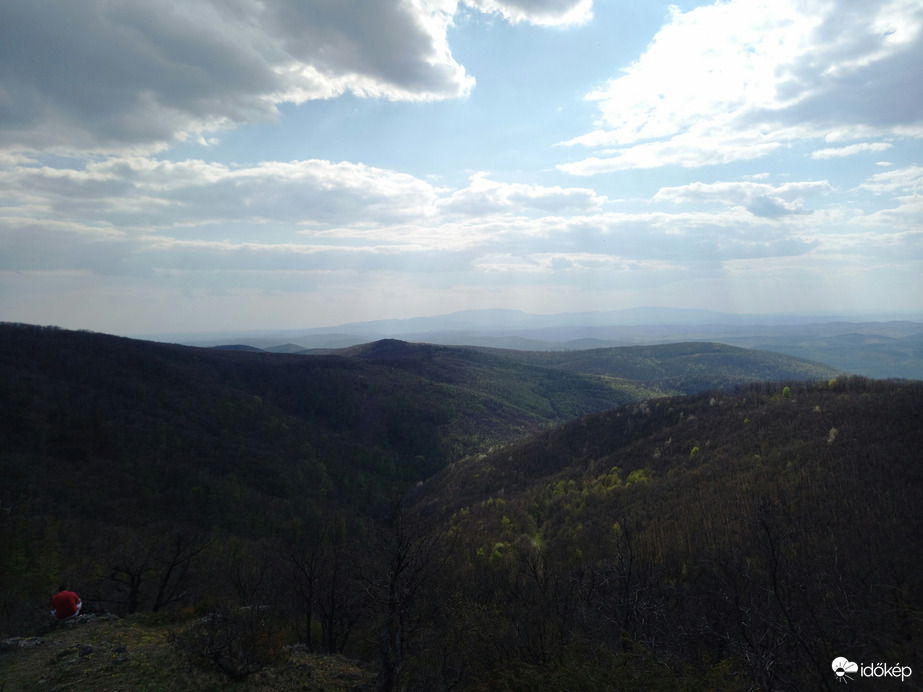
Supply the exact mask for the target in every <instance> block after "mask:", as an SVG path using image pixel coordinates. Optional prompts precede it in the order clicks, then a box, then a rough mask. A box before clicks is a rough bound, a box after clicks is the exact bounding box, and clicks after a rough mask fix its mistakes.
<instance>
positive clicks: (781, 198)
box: [654, 180, 833, 219]
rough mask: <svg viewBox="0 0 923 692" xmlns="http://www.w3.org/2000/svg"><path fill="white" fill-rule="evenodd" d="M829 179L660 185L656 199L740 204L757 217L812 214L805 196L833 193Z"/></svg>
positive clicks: (662, 200) (675, 201)
mask: <svg viewBox="0 0 923 692" xmlns="http://www.w3.org/2000/svg"><path fill="white" fill-rule="evenodd" d="M832 190H833V188H832V187H831V185H830V183H829V182H827V181H826V180H822V181H814V182H799V183H785V184H782V185H770V184H768V183H756V182H729V183H728V182H725V183H710V184H705V183H690V184H688V185H682V186H679V187H664V188H661V189H660V190H659V191H658V192H657V194H656V195H654V201H658V202H665V201H669V202H674V203H679V202H721V203H724V204H728V205H741V206H743V207H744V208H746V209H747V211H749V212H750V213H751V214H753V215H754V216H758V217H762V218H767V219H772V218H780V217H783V216H790V215H801V214H810V213H811V212H810V211H809V210H806V209H804V207H803V201H804V198H805V197H808V196H812V195H819V194H826V193H828V192H831V191H832Z"/></svg>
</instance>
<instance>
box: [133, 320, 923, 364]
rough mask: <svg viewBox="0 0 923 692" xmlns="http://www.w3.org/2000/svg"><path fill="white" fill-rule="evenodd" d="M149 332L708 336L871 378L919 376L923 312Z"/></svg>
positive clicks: (350, 336)
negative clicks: (816, 362)
mask: <svg viewBox="0 0 923 692" xmlns="http://www.w3.org/2000/svg"><path fill="white" fill-rule="evenodd" d="M149 338H155V339H156V340H163V341H175V342H177V343H184V344H188V345H194V346H229V345H231V346H234V347H250V348H258V349H261V350H265V351H271V352H276V353H302V352H305V351H313V352H319V351H320V352H331V351H335V350H337V349H343V348H348V347H350V346H355V345H358V344H363V343H368V342H370V341H375V340H378V339H383V338H392V339H400V340H403V341H408V342H416V343H432V344H443V345H468V346H481V347H490V348H502V349H512V350H520V351H569V350H584V349H594V348H605V347H612V346H631V345H650V344H663V343H674V342H686V341H709V342H719V343H724V344H729V345H734V346H741V347H744V348H756V349H761V350H768V351H774V352H777V353H784V354H787V355H792V356H797V357H800V358H808V359H810V360H815V361H819V362H822V363H826V364H827V365H830V366H832V367H834V368H836V369H837V370H842V371H845V372H850V373H854V374H858V375H864V376H867V377H876V378H888V377H899V378H910V379H923V313H910V314H888V315H883V314H879V315H871V314H850V315H785V314H779V315H766V314H760V315H740V314H730V313H722V312H715V311H711V310H681V309H672V308H632V309H628V310H613V311H608V312H575V313H562V314H557V315H535V314H529V313H525V312H521V311H518V310H500V309H497V310H467V311H462V312H455V313H451V314H447V315H438V316H433V317H415V318H411V319H403V320H377V321H371V322H354V323H349V324H342V325H337V326H333V327H317V328H311V329H303V330H285V331H275V332H268V331H264V332H239V333H224V334H214V335H190V334H185V335H157V336H156V337H149Z"/></svg>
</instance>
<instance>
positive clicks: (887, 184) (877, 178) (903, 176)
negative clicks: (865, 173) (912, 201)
mask: <svg viewBox="0 0 923 692" xmlns="http://www.w3.org/2000/svg"><path fill="white" fill-rule="evenodd" d="M859 189H861V190H870V191H871V192H874V193H876V194H885V193H889V192H914V193H923V166H908V167H906V168H900V169H897V170H893V171H885V172H884V173H876V174H875V175H873V176H872V177H871V178H869V179H868V181H866V182H864V183H862V184H861V185H860V186H859Z"/></svg>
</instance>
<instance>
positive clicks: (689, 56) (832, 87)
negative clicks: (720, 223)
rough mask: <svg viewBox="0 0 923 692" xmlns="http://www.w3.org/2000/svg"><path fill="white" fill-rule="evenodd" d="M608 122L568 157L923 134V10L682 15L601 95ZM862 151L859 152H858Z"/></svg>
mask: <svg viewBox="0 0 923 692" xmlns="http://www.w3.org/2000/svg"><path fill="white" fill-rule="evenodd" d="M587 99H589V100H590V101H595V102H596V103H597V104H598V107H599V112H600V126H599V127H598V128H597V129H596V130H594V131H593V132H590V133H588V134H585V135H582V136H578V137H575V138H573V139H570V140H568V141H566V142H563V144H566V145H571V146H573V145H582V146H586V147H590V148H595V149H601V151H600V152H599V153H598V154H597V155H594V156H591V157H588V158H586V159H584V160H581V161H575V162H571V163H568V164H564V165H562V166H560V168H561V169H562V170H564V171H565V172H568V173H575V174H594V173H603V172H610V171H616V170H624V169H630V168H651V167H655V166H663V165H680V166H685V167H696V166H704V165H714V164H720V163H728V162H731V161H737V160H750V159H754V158H757V157H761V156H765V155H767V154H769V153H770V152H774V151H776V150H777V149H779V148H780V147H786V146H790V145H791V144H792V143H794V142H798V141H803V140H811V139H826V140H827V141H833V139H837V140H840V141H848V140H850V139H853V140H854V139H857V138H860V137H862V138H868V137H873V136H883V135H891V136H901V137H907V136H910V137H920V136H923V118H921V116H920V113H921V112H923V110H921V109H923V7H921V6H920V5H919V3H911V2H907V1H906V0H890V1H886V2H842V1H841V2H826V3H804V2H797V1H795V0H787V1H784V0H783V1H782V2H777V1H775V0H774V1H773V2H768V1H763V2H752V1H749V0H748V1H745V0H730V1H728V2H721V3H717V4H715V5H710V6H706V7H699V8H696V9H693V10H691V11H689V12H681V11H680V10H679V9H677V8H673V10H672V14H671V18H670V22H669V23H668V24H667V25H665V26H664V27H663V28H662V29H661V30H660V31H659V32H658V33H657V35H656V36H655V37H654V39H653V40H652V41H651V43H650V45H649V46H648V48H647V50H646V51H645V52H644V54H643V55H641V57H640V58H639V59H638V60H636V61H635V62H634V63H632V64H631V65H630V66H629V67H628V68H626V69H625V70H624V71H623V74H622V75H620V76H618V77H616V78H614V79H611V80H610V81H609V82H608V83H607V84H605V85H604V86H602V87H601V88H599V89H596V90H595V91H593V92H591V93H589V94H588V95H587ZM857 151H858V150H857Z"/></svg>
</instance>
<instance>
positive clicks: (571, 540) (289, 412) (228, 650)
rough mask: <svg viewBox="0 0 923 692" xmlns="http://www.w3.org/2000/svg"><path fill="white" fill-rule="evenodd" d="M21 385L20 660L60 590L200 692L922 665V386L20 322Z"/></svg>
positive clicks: (646, 360) (570, 357) (0, 331)
mask: <svg viewBox="0 0 923 692" xmlns="http://www.w3.org/2000/svg"><path fill="white" fill-rule="evenodd" d="M552 357H553V358H552ZM549 358H551V360H548V359H549ZM0 368H2V371H3V375H4V377H3V378H2V379H0V407H2V408H0V413H2V414H3V415H2V416H0V444H2V453H3V457H2V465H3V468H2V471H3V473H2V477H0V478H2V480H0V507H2V510H3V511H2V513H0V548H2V549H0V625H2V628H3V635H4V636H12V635H28V634H32V633H34V632H35V630H36V629H37V628H39V626H40V624H41V623H43V622H45V621H46V620H47V602H48V598H49V596H50V594H51V593H52V591H53V590H54V589H55V587H56V586H57V585H58V584H59V583H60V582H62V581H66V582H68V583H69V584H71V585H72V586H74V587H75V588H76V590H78V591H79V592H80V593H81V595H82V597H83V598H84V600H85V602H86V604H87V606H86V608H87V610H88V611H89V612H96V613H103V612H113V613H117V614H118V615H122V616H127V615H131V614H137V613H149V614H153V613H156V614H157V615H156V617H157V618H162V619H161V620H158V622H162V623H163V625H164V626H165V627H167V628H168V631H167V632H161V633H160V634H158V635H157V636H158V637H161V636H162V637H163V638H164V641H165V642H167V643H169V642H171V641H175V642H176V647H178V648H174V649H170V650H169V651H166V650H164V651H162V652H159V653H158V654H157V655H158V656H160V655H161V654H162V655H163V657H164V658H163V659H162V660H163V661H165V662H168V664H169V665H170V666H171V667H172V668H171V669H175V667H176V666H183V665H189V666H193V667H194V670H193V669H190V672H189V675H190V679H193V678H196V677H197V676H199V677H201V675H206V677H208V679H210V680H215V679H216V678H215V676H216V675H217V680H221V679H223V678H222V676H225V677H226V678H229V679H230V678H233V679H235V680H240V679H243V678H248V679H251V680H253V681H256V680H257V679H259V680H265V679H273V676H276V675H279V676H281V677H280V678H279V679H282V678H284V679H285V680H286V681H288V682H286V684H289V683H291V684H297V682H296V680H297V673H296V672H293V671H291V670H289V669H288V668H286V669H285V671H282V670H277V669H276V668H274V666H282V665H286V666H288V665H291V661H292V660H294V659H292V656H291V655H290V654H291V651H290V650H289V649H285V651H286V652H289V653H285V654H283V653H282V651H283V650H282V649H281V648H280V647H282V646H290V645H292V644H295V643H300V646H302V647H303V649H302V650H303V651H304V652H305V653H306V654H311V655H312V656H314V655H316V656H320V655H342V656H347V657H348V658H350V659H355V660H358V661H360V662H361V668H362V670H363V671H366V672H371V674H373V675H374V674H377V678H376V682H375V686H376V687H377V688H379V689H388V690H392V689H400V688H405V689H421V690H423V689H425V690H432V689H448V688H452V689H461V690H479V689H491V690H520V689H522V690H526V689H528V690H541V689H561V688H562V686H565V685H571V686H575V687H576V688H579V689H587V690H594V689H599V690H604V689H611V681H612V679H613V675H616V676H617V677H618V679H619V680H620V681H621V682H620V689H621V688H623V687H624V688H625V689H638V690H640V689H648V690H673V689H677V687H676V684H677V680H681V681H684V682H683V683H682V684H683V685H685V686H686V688H687V689H709V690H739V689H746V688H749V687H751V686H755V687H758V688H762V689H790V690H796V689H815V688H820V689H823V688H825V687H829V685H828V683H829V682H831V680H829V679H828V678H825V677H824V675H825V674H828V673H829V671H828V670H827V668H829V660H830V659H832V657H833V656H834V655H844V656H850V657H854V658H856V659H861V660H865V659H868V660H870V661H871V660H892V659H894V661H895V662H899V661H898V660H897V659H901V660H910V658H909V657H910V656H912V655H913V652H915V651H918V650H919V645H920V643H921V642H920V641H919V632H920V631H921V629H920V624H921V622H923V620H921V606H920V603H921V584H920V579H919V577H918V576H917V569H916V567H917V565H916V555H918V554H919V552H920V550H919V548H920V542H921V541H920V533H921V524H920V518H919V516H918V512H917V511H916V509H917V508H918V507H920V506H921V502H923V496H921V495H923V493H921V486H923V483H921V476H920V469H921V468H923V465H921V464H920V461H921V459H920V454H921V450H923V438H921V435H923V431H921V427H920V424H919V421H920V420H921V419H923V415H921V414H923V389H921V388H923V385H921V384H920V383H918V382H901V381H894V382H890V381H882V382H876V381H868V380H862V379H853V378H845V379H844V378H840V379H832V378H831V379H829V380H828V379H827V378H824V379H817V378H818V376H821V375H829V374H830V370H829V369H827V368H825V367H824V366H820V365H817V364H812V363H808V362H806V361H800V360H797V359H786V358H782V357H779V356H776V355H773V354H762V353H759V352H755V351H745V350H742V349H736V348H731V347H725V346H716V345H713V344H675V345H672V346H668V347H650V348H647V347H645V348H643V349H600V350H598V351H596V352H581V353H559V354H529V353H518V354H511V353H508V352H503V351H493V350H478V349H470V348H457V347H445V346H433V345H425V344H408V343H405V342H400V341H394V340H385V341H380V342H375V343H372V344H367V345H364V346H361V347H356V348H354V349H351V350H350V351H348V352H344V353H341V354H339V355H326V356H303V355H292V354H271V353H265V352H258V351H257V352H254V351H241V350H236V349H230V350H227V349H201V348H190V347H181V346H171V345H164V344H153V343H150V342H141V341H134V340H130V339H120V338H116V337H109V336H105V335H99V334H92V333H86V332H68V331H64V330H58V329H45V328H38V327H29V326H22V325H2V326H0ZM762 376H765V377H772V378H773V381H770V382H756V383H754V382H753V380H754V378H758V377H762ZM775 378H778V379H775ZM799 378H802V379H804V380H806V381H800V382H799V381H798V379H799ZM702 382H710V383H711V387H710V389H709V391H707V392H701V393H696V394H690V395H684V394H680V393H678V392H679V391H682V390H683V389H684V388H690V389H691V388H694V386H695V384H696V383H702ZM734 382H736V384H734ZM624 402H630V403H624ZM620 404H621V405H620ZM844 604H845V605H844ZM107 627H108V626H107ZM106 631H108V629H107V630H106ZM171 637H172V638H173V639H171ZM216 642H223V644H222V645H221V647H218V648H216ZM107 646H109V645H108V644H107ZM68 647H69V648H67V651H70V650H71V648H72V647H71V645H70V644H69V645H68ZM113 647H115V648H118V647H117V646H116V645H112V647H110V648H111V649H112V650H113V651H115V648H113ZM107 651H109V649H107ZM177 651H183V652H186V654H188V656H187V658H188V661H187V658H181V657H180V658H177V656H176V655H175V654H176V653H177ZM62 655H63V654H62ZM67 655H69V654H67ZM121 655H122V654H121V653H118V652H115V653H114V654H113V656H115V657H119V656H121ZM4 656H5V658H2V659H0V666H14V665H18V664H16V661H19V660H20V659H18V658H15V657H14V658H10V657H9V656H12V654H4ZM863 657H865V659H863ZM874 657H877V658H874ZM29 660H32V659H29ZM62 660H70V659H67V658H66V657H65V658H64V659H62ZM158 660H160V659H158ZM299 660H300V659H299ZM312 660H316V659H312ZM183 661H187V662H186V663H183ZM24 665H26V664H24ZM28 665H31V664H28ZM145 665H148V664H145ZM152 665H154V664H152ZM164 665H167V663H164ZM299 665H300V664H299ZM318 665H319V664H318ZM16 670H17V671H19V672H22V671H21V670H20V669H19V668H16ZM93 670H96V669H95V668H94V669H93ZM197 670H203V671H207V673H201V674H200V673H197V672H195V671H197ZM274 671H275V672H274ZM0 672H2V670H0ZM27 672H28V671H26V673H27ZM59 672H60V673H61V675H62V676H64V677H67V676H68V675H69V673H66V672H64V671H59ZM26 673H23V674H24V675H25V674H26ZM17 674H18V673H17ZM363 674H365V673H363ZM251 676H252V677H251ZM293 676H294V677H293ZM22 679H26V678H22ZM62 679H63V678H62ZM834 681H835V680H834ZM210 684H212V683H210ZM214 684H216V685H219V684H220V683H217V682H216V683H214Z"/></svg>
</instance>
